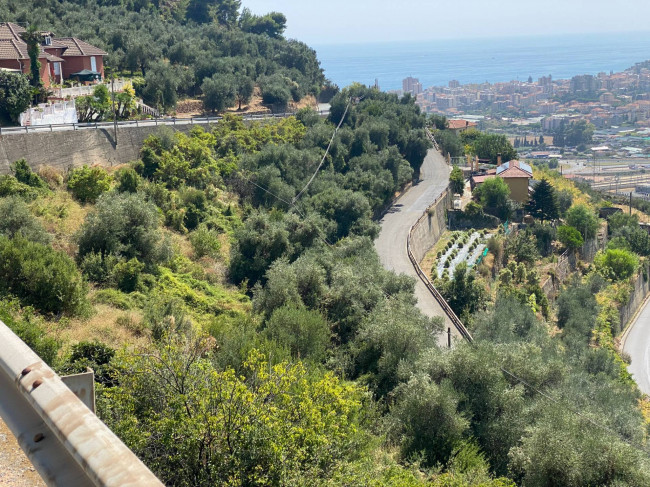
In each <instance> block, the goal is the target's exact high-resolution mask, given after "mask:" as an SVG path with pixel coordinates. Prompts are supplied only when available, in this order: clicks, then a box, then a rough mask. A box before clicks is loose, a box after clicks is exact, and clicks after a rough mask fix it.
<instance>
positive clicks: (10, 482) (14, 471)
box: [0, 419, 45, 487]
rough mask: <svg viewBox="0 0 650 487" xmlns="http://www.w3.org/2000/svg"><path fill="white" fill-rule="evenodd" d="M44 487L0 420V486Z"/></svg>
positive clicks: (14, 439)
mask: <svg viewBox="0 0 650 487" xmlns="http://www.w3.org/2000/svg"><path fill="white" fill-rule="evenodd" d="M5 485H6V486H11V487H45V483H44V482H43V481H42V480H41V477H40V476H39V475H38V473H37V472H36V470H35V469H34V467H33V466H32V464H31V463H30V462H29V460H28V459H27V457H26V456H25V454H24V453H23V451H22V450H21V448H20V446H19V445H18V442H17V441H16V438H14V436H13V434H12V433H11V431H10V430H9V428H8V427H7V425H6V424H5V423H4V421H2V420H1V419H0V486H5Z"/></svg>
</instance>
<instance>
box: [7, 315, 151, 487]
mask: <svg viewBox="0 0 650 487" xmlns="http://www.w3.org/2000/svg"><path fill="white" fill-rule="evenodd" d="M0 343H1V344H2V346H0V415H1V416H2V418H3V419H4V421H5V422H6V423H7V425H8V426H9V429H11V431H12V432H13V434H14V435H15V436H16V439H17V440H18V443H19V444H20V446H21V448H22V449H23V450H24V451H25V453H26V454H27V456H28V457H29V459H30V460H31V462H32V464H33V465H34V467H35V468H36V470H37V471H38V473H39V474H40V475H41V477H42V478H43V480H44V481H45V483H46V484H47V485H49V486H74V487H85V486H107V487H140V486H146V487H148V486H162V485H163V484H162V483H161V482H160V480H158V479H157V478H156V476H155V475H154V474H153V473H151V471H149V469H148V468H147V467H146V466H145V465H144V464H143V463H142V462H141V461H140V460H139V459H138V458H137V457H136V456H135V454H134V453H133V452H132V451H131V450H129V449H128V448H127V447H126V445H124V443H122V442H121V441H120V439H119V438H118V437H117V436H115V434H114V433H113V432H112V431H111V430H110V429H108V427H107V426H106V425H105V424H104V423H102V422H101V421H100V419H99V418H98V417H97V416H95V415H94V414H93V413H92V412H91V411H90V409H88V408H87V407H86V406H85V405H84V404H83V403H82V402H81V401H80V400H79V399H78V398H77V396H75V395H74V394H73V392H72V391H71V390H70V389H68V387H67V386H66V385H65V384H64V383H63V382H62V381H61V378H60V377H59V376H58V375H57V374H56V373H55V372H54V371H53V370H52V369H51V368H50V367H48V366H47V365H46V364H45V362H43V361H42V360H41V359H40V357H39V356H38V355H36V354H35V353H34V352H33V351H32V350H31V349H30V348H29V347H28V346H27V345H25V343H24V342H23V341H22V340H21V339H20V338H18V337H17V336H16V335H15V334H14V333H13V332H12V331H11V330H10V329H9V328H8V327H7V326H6V325H5V324H4V323H2V322H1V321H0Z"/></svg>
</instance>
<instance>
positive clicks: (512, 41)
mask: <svg viewBox="0 0 650 487" xmlns="http://www.w3.org/2000/svg"><path fill="white" fill-rule="evenodd" d="M312 47H314V49H316V52H317V54H318V58H319V59H320V61H321V66H322V67H323V69H324V70H325V76H326V77H327V78H329V79H330V80H331V81H333V82H334V83H335V84H337V85H338V86H339V87H341V88H343V87H345V86H348V85H349V84H351V83H352V82H359V83H362V84H365V85H374V84H375V80H376V81H377V83H378V84H379V87H380V89H382V90H384V91H389V90H399V89H401V88H402V80H403V79H404V78H406V77H407V76H412V77H414V78H418V79H419V80H420V83H422V85H423V86H424V88H427V87H429V86H442V85H444V86H446V85H447V84H448V82H449V81H450V80H458V81H459V82H460V83H461V84H467V83H483V82H486V81H487V82H490V83H495V82H506V81H511V80H520V81H525V80H528V77H529V76H530V77H532V78H533V80H535V81H537V79H538V78H540V77H542V76H548V75H549V74H550V75H552V76H553V78H554V79H563V78H571V77H572V76H575V75H580V74H594V75H595V74H598V73H599V72H603V71H604V72H607V73H609V72H610V71H614V72H617V71H623V70H625V69H627V68H629V67H631V66H633V65H634V64H635V63H637V62H641V61H645V60H648V59H650V32H635V33H616V34H612V33H607V34H584V35H554V36H536V37H508V38H505V37H504V38H491V39H450V40H431V41H420V42H391V43H365V44H364V43H357V44H332V45H315V46H312Z"/></svg>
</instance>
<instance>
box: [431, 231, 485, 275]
mask: <svg viewBox="0 0 650 487" xmlns="http://www.w3.org/2000/svg"><path fill="white" fill-rule="evenodd" d="M491 236H492V234H491V233H489V232H488V230H486V229H483V230H474V229H473V228H472V229H470V230H467V231H465V232H462V231H454V232H451V233H450V234H449V239H448V240H447V241H446V243H445V244H444V246H443V248H442V249H440V250H438V251H437V253H436V261H435V263H434V264H433V267H432V269H431V274H432V275H433V276H435V277H438V278H451V277H453V275H454V270H455V269H456V266H457V265H458V264H460V263H461V262H466V263H467V265H468V267H474V266H475V265H476V264H478V263H479V262H480V260H481V259H482V258H483V256H484V253H485V250H486V249H487V241H488V239H489V238H490V237H491Z"/></svg>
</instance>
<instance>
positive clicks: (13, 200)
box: [0, 196, 50, 244]
mask: <svg viewBox="0 0 650 487" xmlns="http://www.w3.org/2000/svg"><path fill="white" fill-rule="evenodd" d="M0 235H5V236H7V237H9V238H13V237H14V236H21V237H24V238H26V239H27V240H31V241H32V242H39V243H42V244H47V243H49V241H50V236H49V235H48V234H47V232H46V231H45V229H44V228H43V226H42V225H41V223H40V222H39V221H38V220H37V219H36V217H34V215H32V214H31V212H30V211H29V208H28V206H27V205H26V204H25V202H24V201H23V200H22V199H20V198H18V197H17V196H11V197H8V198H0Z"/></svg>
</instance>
